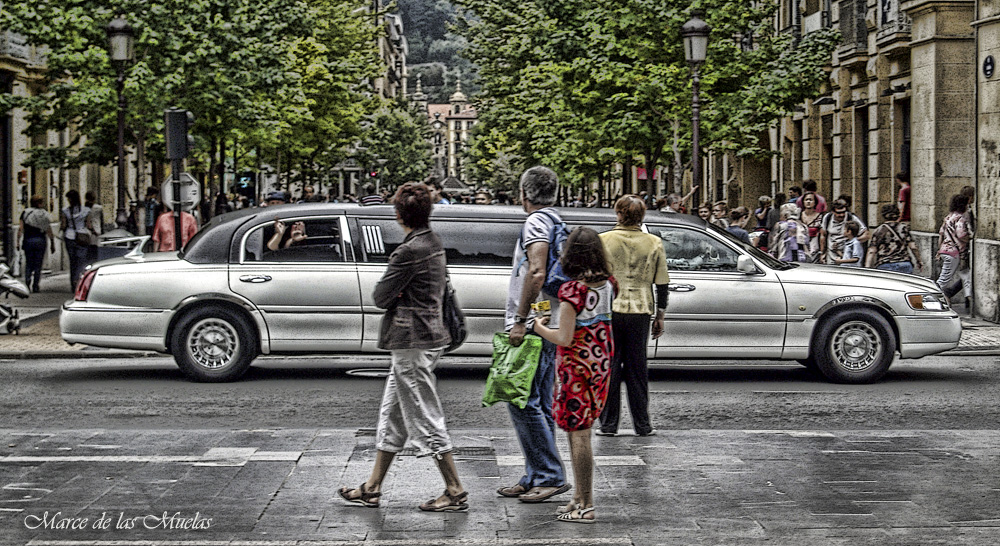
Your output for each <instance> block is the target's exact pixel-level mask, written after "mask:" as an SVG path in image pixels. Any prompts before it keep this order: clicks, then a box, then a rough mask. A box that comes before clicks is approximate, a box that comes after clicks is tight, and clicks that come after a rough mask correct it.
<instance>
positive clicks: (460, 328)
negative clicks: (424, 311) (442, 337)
mask: <svg viewBox="0 0 1000 546" xmlns="http://www.w3.org/2000/svg"><path fill="white" fill-rule="evenodd" d="M441 318H442V320H443V321H444V325H445V327H446V328H448V334H449V335H450V336H451V343H449V344H448V348H447V349H445V350H444V352H445V353H450V352H452V351H454V350H455V349H457V348H459V347H460V346H461V345H462V343H465V338H466V337H467V336H468V335H469V330H468V329H467V328H466V327H465V314H464V313H462V307H461V306H460V305H459V304H458V300H457V299H456V298H455V289H454V288H453V287H452V286H451V279H447V278H446V279H445V283H444V299H443V300H442V302H441Z"/></svg>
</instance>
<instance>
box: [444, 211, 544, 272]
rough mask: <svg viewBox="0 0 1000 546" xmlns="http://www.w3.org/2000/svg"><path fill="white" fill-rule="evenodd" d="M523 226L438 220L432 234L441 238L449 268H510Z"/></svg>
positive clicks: (485, 221)
mask: <svg viewBox="0 0 1000 546" xmlns="http://www.w3.org/2000/svg"><path fill="white" fill-rule="evenodd" d="M523 225H524V224H523V223H515V222H496V221H489V220H483V221H482V222H475V221H471V222H470V221H468V220H467V221H464V222H455V221H448V220H439V221H436V222H434V231H435V232H437V234H438V236H439V237H441V244H442V245H444V250H445V255H446V256H447V258H448V264H450V265H485V266H494V267H510V265H511V262H512V261H513V260H514V245H515V244H516V243H517V238H518V237H520V235H521V227H522V226H523Z"/></svg>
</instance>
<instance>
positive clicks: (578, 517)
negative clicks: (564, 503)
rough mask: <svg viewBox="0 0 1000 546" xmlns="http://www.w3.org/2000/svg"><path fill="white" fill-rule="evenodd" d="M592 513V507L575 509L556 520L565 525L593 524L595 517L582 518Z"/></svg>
mask: <svg viewBox="0 0 1000 546" xmlns="http://www.w3.org/2000/svg"><path fill="white" fill-rule="evenodd" d="M593 511H594V507H593V506H591V507H590V508H577V509H576V510H573V511H570V512H566V513H565V514H561V515H560V516H559V517H557V518H556V519H557V520H559V521H565V522H567V523H595V522H596V521H597V517H596V516H595V517H593V518H585V517H584V516H586V515H587V514H589V513H590V512H593Z"/></svg>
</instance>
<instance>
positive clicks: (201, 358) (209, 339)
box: [187, 318, 240, 370]
mask: <svg viewBox="0 0 1000 546" xmlns="http://www.w3.org/2000/svg"><path fill="white" fill-rule="evenodd" d="M239 339H240V338H239V334H237V333H236V329H235V328H233V325H232V324H229V323H228V322H226V321H224V320H222V319H218V318H207V319H202V320H200V321H198V322H197V323H196V324H195V325H194V326H193V327H192V328H191V330H190V333H189V334H188V338H187V350H188V354H189V355H190V356H191V359H192V360H194V361H195V362H196V363H197V364H198V365H199V366H201V367H203V368H207V369H210V370H217V369H219V368H224V367H226V366H228V365H230V364H232V363H233V361H234V360H235V359H236V356H237V354H238V353H239Z"/></svg>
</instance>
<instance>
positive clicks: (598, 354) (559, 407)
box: [534, 228, 617, 523]
mask: <svg viewBox="0 0 1000 546" xmlns="http://www.w3.org/2000/svg"><path fill="white" fill-rule="evenodd" d="M561 262H562V267H563V272H564V273H565V274H566V275H567V276H568V277H570V278H571V279H574V280H572V281H569V282H567V283H565V284H563V285H562V288H560V289H559V309H558V313H559V329H558V330H553V329H551V328H549V327H548V318H547V317H545V318H542V319H540V320H539V321H537V322H536V323H535V327H534V329H535V333H536V334H538V335H540V336H542V337H543V338H545V339H547V340H549V341H551V342H552V343H554V344H556V345H558V359H557V365H556V366H557V368H556V370H557V371H556V380H557V381H556V384H557V387H556V395H555V399H554V400H553V402H552V413H553V416H554V417H555V421H556V424H557V425H559V428H561V429H563V430H565V431H566V433H567V434H568V435H569V448H570V454H571V456H572V459H573V475H574V478H575V481H576V492H575V494H574V496H573V500H572V501H570V503H569V504H567V505H566V506H562V507H560V508H559V509H558V510H557V513H558V514H559V518H558V519H559V521H566V522H570V523H594V521H596V515H595V513H594V455H593V451H592V449H591V446H590V428H591V426H592V425H593V424H594V421H595V420H597V419H598V417H600V415H601V410H603V409H604V402H605V400H607V397H608V381H609V379H610V377H611V356H612V353H613V351H614V341H613V340H612V337H611V302H612V300H614V297H615V292H616V291H617V285H616V284H615V281H614V278H613V277H612V276H611V268H610V267H609V266H608V262H607V259H606V258H605V256H604V245H603V244H601V239H600V237H598V236H597V232H596V231H594V230H592V229H590V228H577V229H576V230H574V231H573V233H571V234H570V235H569V238H568V239H566V244H565V246H564V247H563V256H562V259H561Z"/></svg>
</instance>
